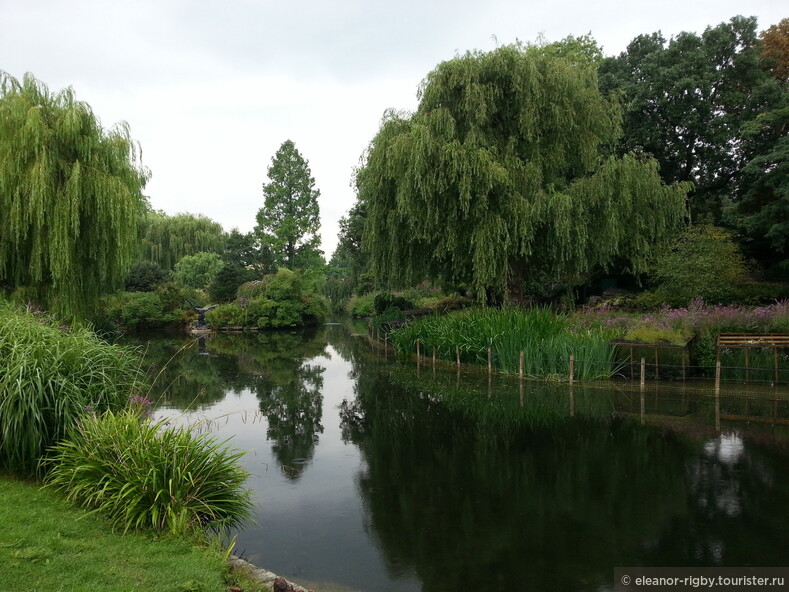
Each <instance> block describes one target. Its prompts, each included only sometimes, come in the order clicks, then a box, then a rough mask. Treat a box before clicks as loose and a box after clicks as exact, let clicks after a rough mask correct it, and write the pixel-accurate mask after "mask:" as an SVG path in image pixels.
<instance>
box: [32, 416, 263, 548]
mask: <svg viewBox="0 0 789 592" xmlns="http://www.w3.org/2000/svg"><path fill="white" fill-rule="evenodd" d="M243 455H244V453H243V452H234V451H231V450H230V449H229V448H228V447H227V446H226V443H225V442H218V441H216V440H215V439H214V438H212V437H210V436H208V435H207V434H200V435H195V434H193V433H192V432H191V431H189V430H188V429H186V428H183V427H179V428H170V427H168V426H167V425H166V424H165V421H164V420H162V421H158V422H150V421H146V420H145V419H142V418H141V417H140V414H139V410H136V411H135V410H133V409H132V410H126V411H124V412H121V413H117V414H113V413H109V412H107V413H102V414H88V415H85V416H84V417H83V418H82V419H81V420H80V421H79V423H78V425H77V426H76V427H75V429H73V430H72V431H71V433H70V435H69V437H68V438H67V439H66V440H63V441H62V442H60V443H58V444H57V445H55V446H54V447H53V455H52V457H51V458H50V460H49V461H48V463H47V464H49V465H50V466H51V470H50V471H49V475H48V479H47V484H48V485H49V486H50V487H53V488H55V489H58V490H60V491H63V492H64V493H65V494H66V496H67V497H68V499H69V500H71V501H72V502H74V503H76V504H78V505H80V506H83V507H86V508H92V509H95V510H97V511H99V512H101V513H102V514H105V515H106V516H107V517H108V518H109V519H110V520H111V521H112V522H113V523H114V524H115V525H116V526H117V527H122V528H123V530H124V531H127V530H130V529H145V528H150V529H153V530H156V531H168V532H171V533H174V534H187V533H188V532H190V531H195V530H199V529H201V528H203V527H208V528H212V529H216V530H221V529H224V528H231V527H233V526H238V525H239V524H240V523H242V522H243V521H244V520H247V519H248V518H249V517H250V515H251V509H252V501H251V497H250V492H249V491H248V490H247V489H245V488H244V482H245V481H246V478H247V476H248V473H247V472H246V471H245V470H244V469H243V468H241V466H240V465H239V464H238V462H237V461H238V460H239V458H241V457H242V456H243Z"/></svg>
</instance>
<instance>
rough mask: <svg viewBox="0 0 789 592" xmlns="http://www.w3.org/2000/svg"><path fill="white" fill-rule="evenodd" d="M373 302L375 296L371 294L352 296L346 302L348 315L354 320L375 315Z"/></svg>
mask: <svg viewBox="0 0 789 592" xmlns="http://www.w3.org/2000/svg"><path fill="white" fill-rule="evenodd" d="M373 300H375V294H374V293H372V292H370V293H369V294H363V295H361V296H354V297H353V298H351V299H350V300H349V301H348V305H347V310H348V314H349V315H351V316H352V317H355V318H363V317H369V316H372V315H373V314H374V313H375V309H374V307H373Z"/></svg>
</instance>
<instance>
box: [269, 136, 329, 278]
mask: <svg viewBox="0 0 789 592" xmlns="http://www.w3.org/2000/svg"><path fill="white" fill-rule="evenodd" d="M267 175H268V178H269V182H268V183H266V184H265V185H263V195H264V197H265V201H264V205H263V207H262V208H261V209H260V210H259V211H258V214H257V226H256V227H255V233H256V235H257V236H258V238H259V239H260V241H261V242H262V243H263V244H264V245H266V246H267V247H268V248H269V249H270V250H271V253H272V256H273V259H274V263H275V265H277V266H284V267H288V268H290V269H296V268H297V267H299V268H306V267H309V266H311V265H315V264H322V257H321V256H320V249H319V247H320V236H319V235H318V229H319V228H320V210H319V208H318V197H319V196H320V191H318V190H317V189H315V179H313V178H312V175H311V173H310V168H309V163H308V162H307V161H306V160H304V158H303V157H302V156H301V154H300V153H299V151H298V150H297V149H296V146H295V145H294V144H293V142H292V141H290V140H286V141H285V142H283V143H282V146H280V148H279V150H277V153H276V154H275V155H274V157H273V158H272V159H271V166H270V167H269V168H268V172H267ZM318 259H320V261H318Z"/></svg>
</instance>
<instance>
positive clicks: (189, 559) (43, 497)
mask: <svg viewBox="0 0 789 592" xmlns="http://www.w3.org/2000/svg"><path fill="white" fill-rule="evenodd" d="M0 524H1V525H2V528H0V592H11V591H17V590H19V591H22V590H24V591H30V590H41V591H43V590H47V591H48V592H56V591H63V592H80V591H83V590H84V591H88V590H89V591H91V592H95V591H97V590H102V591H104V592H113V591H118V592H121V591H123V592H133V591H136V590H139V591H140V592H142V591H145V592H154V591H159V590H161V591H162V592H164V591H167V592H179V591H180V592H192V591H193V592H203V591H205V592H220V591H222V592H223V591H225V590H227V589H228V588H230V587H231V584H236V583H237V582H235V581H233V580H231V579H229V576H228V574H227V568H226V563H225V561H224V559H223V557H222V556H221V555H220V553H219V552H217V551H216V550H215V549H210V548H206V547H201V546H198V545H196V544H194V543H191V542H189V541H185V540H178V539H174V538H169V537H156V536H155V535H152V534H145V533H128V534H126V535H123V534H121V533H113V532H112V530H111V528H110V527H109V525H108V523H107V522H106V521H105V520H104V519H103V518H101V517H99V516H96V515H90V516H86V512H85V511H83V510H79V509H75V508H74V507H72V506H70V505H69V504H68V503H67V502H65V501H64V500H63V498H62V497H60V496H59V495H58V494H57V493H54V492H52V491H49V490H42V489H41V486H40V485H39V484H36V483H27V482H22V481H18V480H15V479H14V478H12V477H8V476H6V475H0ZM240 585H241V586H243V588H244V590H248V591H249V590H255V589H257V588H256V587H249V586H248V582H242V583H240Z"/></svg>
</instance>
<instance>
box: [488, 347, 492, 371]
mask: <svg viewBox="0 0 789 592" xmlns="http://www.w3.org/2000/svg"><path fill="white" fill-rule="evenodd" d="M492 372H493V350H492V349H491V348H490V347H488V374H491V373H492Z"/></svg>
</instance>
